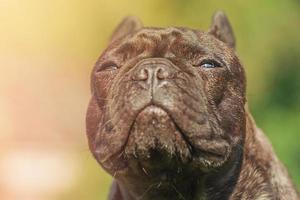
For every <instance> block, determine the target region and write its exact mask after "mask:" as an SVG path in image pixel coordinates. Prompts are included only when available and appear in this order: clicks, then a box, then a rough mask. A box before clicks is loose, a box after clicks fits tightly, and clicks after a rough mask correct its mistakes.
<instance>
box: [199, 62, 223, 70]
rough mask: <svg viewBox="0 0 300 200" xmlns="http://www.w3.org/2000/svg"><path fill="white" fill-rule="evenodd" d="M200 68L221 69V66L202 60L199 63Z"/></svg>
mask: <svg viewBox="0 0 300 200" xmlns="http://www.w3.org/2000/svg"><path fill="white" fill-rule="evenodd" d="M200 66H201V67H203V68H206V69H210V68H216V67H221V65H220V64H219V63H218V62H216V61H214V60H204V61H202V62H201V63H200Z"/></svg>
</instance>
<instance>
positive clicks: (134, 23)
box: [110, 16, 143, 42]
mask: <svg viewBox="0 0 300 200" xmlns="http://www.w3.org/2000/svg"><path fill="white" fill-rule="evenodd" d="M142 27H143V25H142V22H141V21H140V20H139V19H138V18H137V17H134V16H128V17H125V18H124V19H123V20H122V22H121V23H120V24H119V25H118V26H117V28H116V29H115V30H114V32H113V34H112V35H111V37H110V42H113V41H115V40H117V39H120V38H122V37H125V36H126V35H128V34H130V33H133V32H135V31H137V30H139V29H141V28H142Z"/></svg>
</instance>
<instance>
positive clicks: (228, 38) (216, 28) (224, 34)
mask: <svg viewBox="0 0 300 200" xmlns="http://www.w3.org/2000/svg"><path fill="white" fill-rule="evenodd" d="M208 32H209V33H210V34H212V35H214V36H215V37H216V38H218V39H219V40H221V41H223V42H224V43H226V44H227V45H228V46H229V47H231V48H235V37H234V33H233V30H232V28H231V25H230V23H229V20H228V18H227V17H226V15H225V13H224V12H222V11H217V12H216V13H215V14H214V15H213V18H212V23H211V26H210V29H209V31H208Z"/></svg>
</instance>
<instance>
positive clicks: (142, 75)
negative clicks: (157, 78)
mask: <svg viewBox="0 0 300 200" xmlns="http://www.w3.org/2000/svg"><path fill="white" fill-rule="evenodd" d="M148 77H149V72H148V70H147V69H141V70H139V71H138V72H137V73H136V74H135V75H134V76H133V80H136V81H146V80H147V79H148Z"/></svg>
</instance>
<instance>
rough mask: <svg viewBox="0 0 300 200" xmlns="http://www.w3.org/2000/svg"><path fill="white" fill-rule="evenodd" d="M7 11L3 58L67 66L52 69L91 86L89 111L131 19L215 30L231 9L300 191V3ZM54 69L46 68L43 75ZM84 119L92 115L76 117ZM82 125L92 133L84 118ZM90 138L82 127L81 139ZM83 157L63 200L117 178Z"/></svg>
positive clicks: (249, 69) (253, 96)
mask: <svg viewBox="0 0 300 200" xmlns="http://www.w3.org/2000/svg"><path fill="white" fill-rule="evenodd" d="M0 7H1V12H0V19H1V18H2V19H3V20H1V24H2V31H1V33H0V34H1V37H0V44H1V45H3V46H4V48H2V49H1V48H0V57H1V56H2V57H3V56H6V55H9V56H10V57H11V58H14V57H17V58H18V59H20V60H21V61H22V62H23V61H28V62H29V63H30V62H31V60H38V59H43V60H44V62H48V61H49V60H51V61H53V60H55V61H59V62H60V63H61V64H60V65H49V67H51V70H52V68H55V69H56V70H57V71H62V72H63V73H62V75H61V76H62V77H64V78H65V77H70V74H71V75H72V76H73V77H75V78H78V77H81V78H82V79H83V80H85V84H86V86H84V87H82V86H81V87H78V90H77V91H76V90H74V95H75V93H77V95H78V99H80V100H78V102H75V103H76V105H78V106H81V107H84V109H85V106H86V104H87V101H88V96H86V97H84V98H83V99H81V98H82V96H80V95H86V91H88V76H89V73H90V70H91V68H92V66H93V63H94V62H95V61H96V59H97V57H98V56H99V54H100V52H101V51H102V50H103V49H104V48H105V45H106V44H107V39H108V38H109V35H110V33H111V32H112V31H113V28H114V27H115V26H116V25H117V24H118V23H119V21H120V20H121V19H122V18H123V17H124V16H126V15H136V16H138V17H140V18H141V19H142V21H143V22H144V24H145V25H146V26H163V27H164V26H186V27H191V28H198V29H201V30H207V29H208V27H209V24H210V19H211V15H212V14H213V13H214V12H215V11H216V10H218V9H221V10H224V11H225V12H226V13H227V15H228V17H229V19H230V21H231V23H232V25H233V28H234V30H235V33H236V38H237V53H238V54H239V56H240V58H241V60H242V62H243V64H244V66H245V69H246V73H247V78H248V87H247V90H248V91H247V93H248V100H249V105H250V108H251V110H252V111H253V115H254V118H255V119H256V121H257V123H258V125H259V126H260V127H261V128H262V129H263V130H264V132H265V133H266V134H267V135H268V137H269V138H270V140H271V142H272V143H273V146H274V149H275V151H276V152H277V153H278V156H279V157H280V159H281V160H282V161H283V162H284V163H285V164H286V166H287V167H288V169H289V172H290V174H291V176H292V177H293V179H294V181H295V182H296V184H297V185H298V188H299V187H300V156H299V155H300V145H299V144H298V140H299V139H300V134H299V130H300V56H299V55H300V45H299V44H300V37H299V32H300V1H299V0H286V1H281V0H265V1H260V0H252V1H243V0H229V1H222V0H202V1H200V0H164V1H162V0H143V1H140V0H123V1H117V0H110V1H109V0H86V1H84V2H83V1H80V0H72V1H71V0H65V1H60V0H52V1H49V0H45V1H38V0H27V1H21V0H13V1H5V3H4V4H3V5H1V3H0ZM70 60H71V62H70ZM44 62H42V63H44ZM43 67H44V66H40V65H39V66H35V68H34V66H33V65H32V66H31V68H30V69H28V68H27V71H26V73H33V72H34V71H41V70H40V69H41V68H42V69H43ZM18 70H20V71H22V69H18ZM51 70H48V69H47V68H46V69H45V72H44V71H41V73H42V72H43V73H49V71H51ZM74 71H75V72H76V73H78V74H76V73H74ZM79 74H80V75H79ZM46 80H47V79H46ZM67 80H68V79H67ZM80 84H83V83H80ZM58 85H59V84H58ZM31 86H32V87H33V88H34V87H37V86H36V85H34V84H32V85H31ZM37 91H39V90H37ZM82 91H85V92H82ZM65 94H66V93H64V95H65ZM79 96H80V97H79ZM79 101H80V103H79ZM73 107H74V108H75V105H74V106H73ZM52 110H57V108H55V109H54V108H53V109H52ZM79 113H80V114H81V115H82V116H83V115H84V113H83V112H78V113H76V115H77V114H79ZM76 115H75V114H74V116H76ZM78 119H79V120H82V124H81V125H82V127H84V121H83V118H78ZM68 122H69V121H68ZM70 124H72V122H70ZM73 124H74V126H75V125H76V123H73ZM72 130H73V129H72ZM83 132H84V129H83V128H82V129H81V131H78V132H76V134H80V135H83V134H84V133H83ZM84 145H86V144H84ZM80 150H81V149H80ZM80 150H79V151H80ZM79 155H80V157H81V158H82V160H81V163H82V173H81V178H80V180H79V181H78V183H77V185H76V187H74V188H73V189H71V190H70V191H66V192H65V194H62V197H61V199H105V198H106V196H107V193H108V188H109V182H110V181H111V178H110V177H109V176H108V175H107V174H106V173H105V172H103V170H101V169H100V167H99V166H98V164H97V163H96V161H94V160H93V158H92V156H91V154H89V153H88V152H85V153H79Z"/></svg>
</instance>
